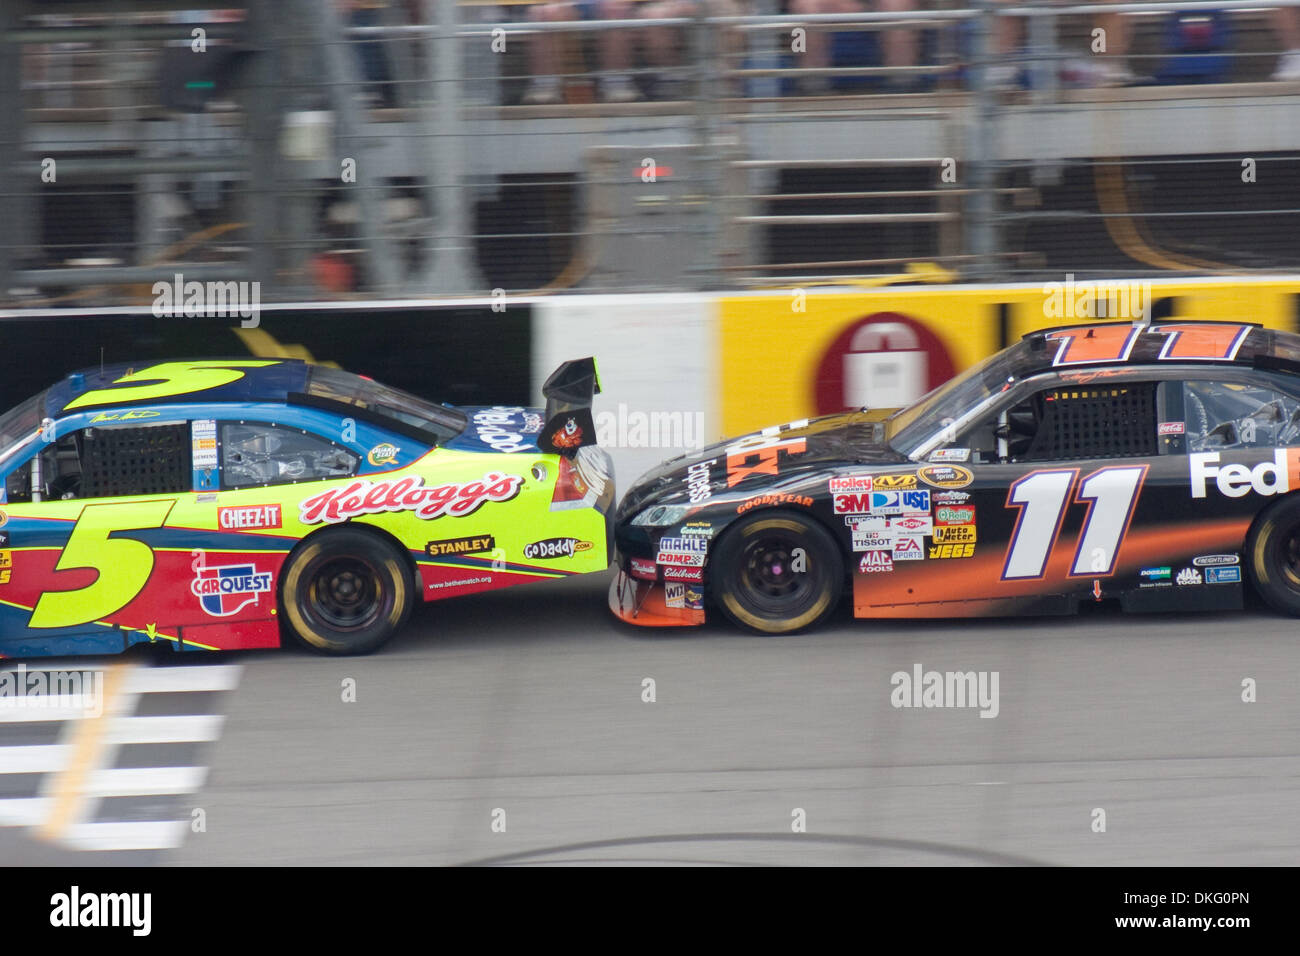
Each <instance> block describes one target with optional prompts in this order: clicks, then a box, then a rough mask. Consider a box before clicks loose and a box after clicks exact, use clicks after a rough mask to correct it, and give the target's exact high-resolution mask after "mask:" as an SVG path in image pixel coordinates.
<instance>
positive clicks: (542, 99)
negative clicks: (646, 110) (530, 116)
mask: <svg viewBox="0 0 1300 956" xmlns="http://www.w3.org/2000/svg"><path fill="white" fill-rule="evenodd" d="M635 16H636V14H635V13H634V12H633V11H632V4H631V3H630V2H628V0H578V2H572V3H571V2H553V3H539V4H534V5H533V6H530V7H529V8H528V19H529V20H532V21H534V22H551V23H555V22H563V21H566V20H570V21H571V20H631V19H634V18H635ZM583 36H585V34H573V33H564V32H557V31H554V30H548V31H546V32H544V33H539V34H538V35H536V36H534V37H532V38H530V40H529V43H528V63H529V70H530V72H531V73H532V79H531V80H530V81H529V83H528V88H527V89H526V90H525V91H524V99H523V101H524V102H525V103H528V104H541V103H562V102H563V101H564V87H563V83H562V78H561V74H563V73H565V72H570V71H568V70H566V69H564V65H565V62H566V60H565V57H566V52H568V55H569V57H570V58H571V59H572V60H575V61H577V60H579V56H578V54H577V53H576V52H575V51H578V50H580V41H581V38H582V37H583ZM596 47H597V49H598V50H599V53H600V69H601V75H600V97H601V99H602V100H604V101H605V102H606V103H630V102H633V101H635V100H639V99H641V94H640V92H638V90H637V88H636V87H635V86H633V85H632V80H631V77H630V76H629V74H628V71H629V70H630V69H631V66H632V52H631V51H632V31H631V30H629V29H627V28H626V27H611V28H608V29H605V30H602V31H600V32H599V34H598V35H597V37H596Z"/></svg>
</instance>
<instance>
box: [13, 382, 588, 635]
mask: <svg viewBox="0 0 1300 956" xmlns="http://www.w3.org/2000/svg"><path fill="white" fill-rule="evenodd" d="M599 391H600V386H599V380H598V379H597V376H596V367H595V362H594V361H593V360H592V359H589V358H588V359H580V360H578V361H574V362H566V363H565V364H564V365H562V366H560V368H559V369H558V370H557V371H556V372H555V373H554V374H553V375H552V376H551V377H550V379H548V380H547V382H546V385H545V386H544V387H543V394H544V395H545V396H546V399H547V404H546V409H545V410H544V411H543V410H541V409H528V408H513V407H510V408H507V407H500V406H498V407H492V408H463V409H462V408H452V407H450V406H445V405H435V404H431V403H429V402H426V401H424V400H422V399H419V398H416V397H415V396H412V395H408V394H406V393H404V392H400V391H398V390H396V389H392V388H388V387H386V386H384V385H380V384H378V383H376V382H374V381H371V380H370V379H366V378H362V377H360V376H357V375H352V374H349V373H347V372H341V371H338V370H337V369H331V368H324V367H321V366H314V365H308V364H305V363H303V362H297V361H262V360H239V361H229V362H225V361H201V362H166V363H163V364H160V365H153V366H150V367H147V368H139V369H136V370H132V369H128V368H126V367H113V368H108V369H105V370H97V371H87V372H79V373H74V374H72V375H70V376H68V378H66V379H64V380H63V381H62V382H60V383H58V384H57V385H55V386H54V387H53V388H51V389H49V390H48V391H46V392H44V393H42V394H40V395H38V396H36V397H35V398H33V399H31V400H29V401H27V402H25V403H24V404H22V405H20V406H18V407H17V408H15V409H13V410H12V411H10V412H9V413H7V414H6V415H4V416H3V417H0V474H2V475H3V480H4V484H3V489H4V498H3V501H0V657H33V656H41V655H63V654H87V653H95V654H101V653H112V652H118V651H122V650H124V649H126V648H128V647H130V646H132V645H134V644H138V643H141V642H159V643H161V642H165V643H166V644H168V645H170V646H172V647H174V648H176V649H178V650H231V649H237V648H257V647H277V646H279V644H280V636H281V633H289V634H291V635H294V636H296V637H298V638H300V639H301V640H302V641H303V642H304V643H305V644H307V646H309V647H311V648H313V649H315V650H318V651H322V652H324V653H328V654H359V653H365V652H367V651H372V650H374V649H375V648H377V647H379V646H380V645H381V644H383V643H384V642H385V641H386V640H388V638H389V637H391V636H392V634H393V633H394V631H396V630H397V629H398V627H400V626H401V624H402V622H403V621H404V620H405V618H406V616H407V614H408V613H409V612H410V610H411V606H412V604H413V603H414V600H415V598H416V595H417V594H418V595H420V596H422V597H423V598H424V599H425V600H437V599H441V598H446V597H454V596H456V595H460V594H469V593H472V592H475V591H483V590H488V589H492V588H500V587H507V586H509V585H512V584H520V583H524V582H527V581H538V580H545V579H549V578H557V577H562V576H565V575H571V574H578V573H582V572H586V571H601V570H604V569H605V568H606V567H607V566H608V564H609V561H608V557H607V555H608V551H609V549H608V539H609V526H608V525H609V521H608V517H607V516H608V515H609V514H610V513H611V512H612V505H613V501H614V485H613V477H612V469H611V467H610V459H609V456H608V455H607V454H606V453H605V452H604V451H603V450H601V449H599V448H595V447H593V445H594V443H595V428H594V427H593V424H592V420H591V411H590V403H591V398H592V395H593V394H594V393H596V392H599Z"/></svg>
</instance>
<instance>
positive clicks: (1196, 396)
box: [1172, 381, 1300, 451]
mask: <svg viewBox="0 0 1300 956" xmlns="http://www.w3.org/2000/svg"><path fill="white" fill-rule="evenodd" d="M1182 414H1183V428H1184V432H1185V446H1186V450H1187V451H1217V450H1219V449H1225V448H1273V447H1277V446H1280V445H1296V444H1300V401H1297V400H1296V399H1295V398H1293V397H1291V396H1290V395H1285V394H1283V393H1282V392H1278V391H1275V390H1274V389H1271V388H1268V387H1267V386H1259V385H1247V384H1242V383H1238V382H1211V381H1189V382H1185V383H1183V413H1182ZM1172 427H1177V426H1176V423H1175V425H1174V426H1172Z"/></svg>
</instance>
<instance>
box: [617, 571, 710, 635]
mask: <svg viewBox="0 0 1300 956" xmlns="http://www.w3.org/2000/svg"><path fill="white" fill-rule="evenodd" d="M685 587H687V588H692V587H694V588H698V587H699V585H698V584H696V585H689V584H688V585H685ZM667 602H668V595H667V593H666V588H665V586H664V582H663V581H639V580H637V579H636V578H633V577H631V576H630V575H629V574H628V573H627V572H626V571H624V570H623V569H622V568H620V569H619V571H618V573H617V574H616V575H614V580H613V581H612V582H611V583H610V585H609V609H610V610H611V611H613V612H614V614H615V615H616V616H617V617H619V618H622V619H623V620H624V621H627V623H629V624H639V625H641V626H642V627H694V626H696V625H699V624H703V623H704V609H703V608H702V607H701V608H692V607H686V606H684V605H683V606H681V607H669V606H668V603H667Z"/></svg>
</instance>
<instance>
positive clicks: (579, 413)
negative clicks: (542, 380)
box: [537, 356, 600, 455]
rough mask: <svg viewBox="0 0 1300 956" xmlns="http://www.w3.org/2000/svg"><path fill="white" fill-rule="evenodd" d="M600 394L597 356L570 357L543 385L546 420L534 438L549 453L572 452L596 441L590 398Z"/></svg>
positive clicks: (564, 453)
mask: <svg viewBox="0 0 1300 956" xmlns="http://www.w3.org/2000/svg"><path fill="white" fill-rule="evenodd" d="M599 394H600V375H599V374H597V372H596V359H595V358H593V357H591V356H588V357H587V358H580V359H573V360H571V361H568V362H564V363H563V364H561V365H560V367H559V368H557V369H556V370H555V371H554V372H552V373H551V376H550V378H548V379H547V380H546V384H545V385H543V386H542V395H543V396H545V398H546V424H545V425H544V426H542V433H541V435H540V436H539V437H538V439H537V444H538V446H539V447H540V448H541V449H542V451H544V452H547V453H548V454H552V455H573V454H575V453H576V452H577V450H578V449H579V448H581V447H582V446H583V445H594V444H596V423H595V422H594V421H593V420H592V417H591V400H592V398H593V397H594V396H596V395H599Z"/></svg>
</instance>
